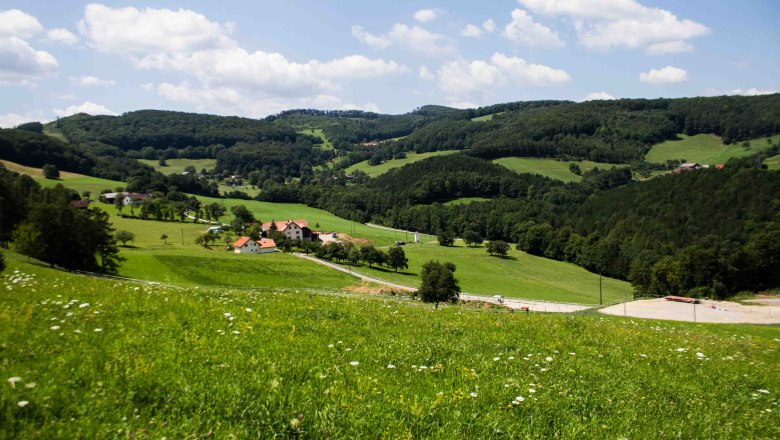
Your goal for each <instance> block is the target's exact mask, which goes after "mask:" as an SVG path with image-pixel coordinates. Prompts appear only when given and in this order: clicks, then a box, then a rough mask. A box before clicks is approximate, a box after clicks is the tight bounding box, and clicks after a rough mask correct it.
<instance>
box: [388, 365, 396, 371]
mask: <svg viewBox="0 0 780 440" xmlns="http://www.w3.org/2000/svg"><path fill="white" fill-rule="evenodd" d="M387 368H388V369H390V370H394V369H395V365H393V364H387Z"/></svg>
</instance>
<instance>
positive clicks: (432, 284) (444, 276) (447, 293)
mask: <svg viewBox="0 0 780 440" xmlns="http://www.w3.org/2000/svg"><path fill="white" fill-rule="evenodd" d="M453 272H455V265H454V264H452V263H450V262H446V263H439V262H438V261H434V260H431V261H429V262H427V263H425V264H423V267H422V285H421V286H420V289H419V290H417V292H415V296H419V297H420V299H422V300H423V301H425V302H429V303H431V302H432V303H435V304H436V308H437V309H438V308H439V303H440V302H450V303H456V302H457V301H458V297H459V296H460V285H458V280H456V279H455V275H454V274H453Z"/></svg>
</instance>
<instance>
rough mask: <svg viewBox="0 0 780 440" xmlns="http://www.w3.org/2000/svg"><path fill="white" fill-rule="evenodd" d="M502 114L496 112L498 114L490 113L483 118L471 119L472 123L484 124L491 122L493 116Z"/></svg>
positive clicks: (501, 113)
mask: <svg viewBox="0 0 780 440" xmlns="http://www.w3.org/2000/svg"><path fill="white" fill-rule="evenodd" d="M503 114H504V112H498V113H491V114H489V115H484V116H478V117H476V118H471V120H472V121H473V122H485V121H492V120H493V118H494V117H495V116H498V115H503Z"/></svg>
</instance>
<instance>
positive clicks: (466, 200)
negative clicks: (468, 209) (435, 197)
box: [444, 197, 490, 205]
mask: <svg viewBox="0 0 780 440" xmlns="http://www.w3.org/2000/svg"><path fill="white" fill-rule="evenodd" d="M489 201H490V199H486V198H484V197H462V198H460V199H455V200H450V201H449V202H446V203H444V204H445V205H465V204H468V203H471V202H489Z"/></svg>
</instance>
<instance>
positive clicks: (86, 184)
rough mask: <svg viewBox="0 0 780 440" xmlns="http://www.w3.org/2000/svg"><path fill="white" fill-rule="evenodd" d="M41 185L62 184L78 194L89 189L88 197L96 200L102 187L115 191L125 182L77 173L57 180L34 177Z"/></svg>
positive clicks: (122, 186) (47, 186) (48, 186)
mask: <svg viewBox="0 0 780 440" xmlns="http://www.w3.org/2000/svg"><path fill="white" fill-rule="evenodd" d="M35 180H36V181H37V182H38V183H39V184H40V185H41V186H43V187H46V188H50V187H53V186H56V185H57V184H62V186H64V187H66V188H70V189H72V190H74V191H78V193H79V194H82V193H83V192H84V191H89V192H91V193H92V194H91V195H90V198H91V199H93V200H96V199H97V198H98V196H99V195H100V192H101V191H103V190H104V189H110V190H111V191H116V189H117V188H124V186H125V182H119V181H116V180H106V179H100V178H98V177H90V176H83V175H77V176H75V177H68V178H63V179H58V180H50V179H44V178H42V177H41V178H37V179H35Z"/></svg>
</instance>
